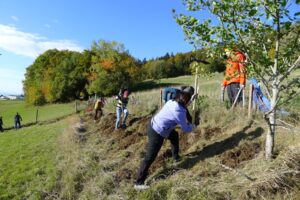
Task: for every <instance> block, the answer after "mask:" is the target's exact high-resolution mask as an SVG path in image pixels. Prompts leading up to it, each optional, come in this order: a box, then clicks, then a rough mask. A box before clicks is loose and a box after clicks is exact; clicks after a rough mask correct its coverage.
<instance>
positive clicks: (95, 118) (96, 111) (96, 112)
mask: <svg viewBox="0 0 300 200" xmlns="http://www.w3.org/2000/svg"><path fill="white" fill-rule="evenodd" d="M97 115H98V110H97V109H96V110H95V115H94V120H97Z"/></svg>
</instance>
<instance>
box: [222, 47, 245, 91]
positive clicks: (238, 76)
mask: <svg viewBox="0 0 300 200" xmlns="http://www.w3.org/2000/svg"><path fill="white" fill-rule="evenodd" d="M232 54H234V55H231V57H230V58H229V59H228V60H227V64H226V71H225V77H224V81H223V86H225V87H226V86H227V85H229V84H230V83H239V84H242V85H245V84H246V67H245V65H244V64H243V62H245V61H246V56H245V55H244V54H243V53H241V52H233V53H232Z"/></svg>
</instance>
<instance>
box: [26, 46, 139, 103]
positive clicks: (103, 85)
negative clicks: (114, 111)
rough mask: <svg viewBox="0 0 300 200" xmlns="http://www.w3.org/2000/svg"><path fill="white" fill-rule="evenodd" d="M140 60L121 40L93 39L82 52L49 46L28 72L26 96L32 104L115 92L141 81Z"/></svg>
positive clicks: (65, 100) (64, 100)
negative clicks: (60, 49)
mask: <svg viewBox="0 0 300 200" xmlns="http://www.w3.org/2000/svg"><path fill="white" fill-rule="evenodd" d="M140 71H141V68H140V66H139V65H138V63H137V61H136V60H135V59H134V58H133V57H132V56H130V54H129V53H128V52H127V51H125V50H124V47H123V45H121V44H119V43H117V42H105V41H99V42H93V44H92V47H91V50H85V51H84V52H82V53H79V52H74V51H68V50H62V51H59V50H56V49H53V50H48V51H46V52H45V53H43V54H42V55H40V56H39V57H38V58H37V59H36V60H35V61H34V63H33V64H32V65H30V66H29V67H28V68H27V70H26V74H25V81H24V83H23V85H24V92H25V99H26V101H27V102H28V103H30V104H35V105H41V104H44V103H52V102H67V101H70V100H74V99H78V98H87V97H88V95H89V94H95V93H97V94H99V95H111V94H113V93H115V92H117V90H118V88H119V87H120V86H121V85H123V84H125V85H127V86H130V85H131V84H134V82H136V81H139V76H138V75H139V73H140Z"/></svg>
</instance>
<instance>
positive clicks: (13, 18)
mask: <svg viewBox="0 0 300 200" xmlns="http://www.w3.org/2000/svg"><path fill="white" fill-rule="evenodd" d="M11 18H12V20H14V21H16V22H18V21H19V18H18V17H17V16H14V15H13V16H11Z"/></svg>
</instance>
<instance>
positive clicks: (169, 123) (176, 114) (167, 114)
mask: <svg viewBox="0 0 300 200" xmlns="http://www.w3.org/2000/svg"><path fill="white" fill-rule="evenodd" d="M177 124H179V125H180V127H181V129H182V130H183V131H184V132H186V133H188V132H191V131H192V129H193V126H192V125H191V124H188V123H187V120H186V108H184V107H183V106H182V105H180V104H179V103H178V102H176V101H174V100H170V101H168V102H167V103H166V104H165V105H164V107H163V108H162V109H161V110H160V111H159V112H158V113H157V114H156V115H155V116H154V117H153V118H152V119H151V126H152V128H153V130H154V131H155V132H157V133H158V134H159V135H161V136H162V137H164V138H168V137H169V135H170V133H171V131H172V130H174V128H175V126H176V125H177Z"/></svg>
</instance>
